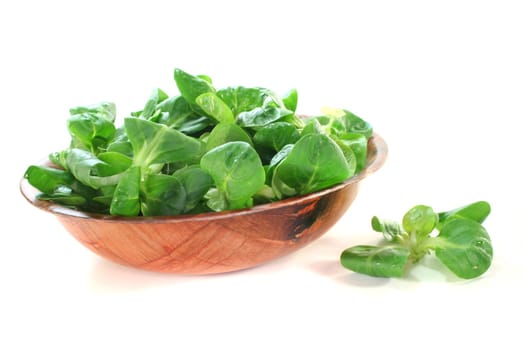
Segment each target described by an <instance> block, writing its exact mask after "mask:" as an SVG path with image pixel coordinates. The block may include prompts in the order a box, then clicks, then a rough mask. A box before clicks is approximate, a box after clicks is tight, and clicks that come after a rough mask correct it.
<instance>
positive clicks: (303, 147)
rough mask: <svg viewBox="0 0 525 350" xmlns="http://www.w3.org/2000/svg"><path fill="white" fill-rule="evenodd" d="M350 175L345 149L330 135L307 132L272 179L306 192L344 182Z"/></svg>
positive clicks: (275, 171) (298, 191)
mask: <svg viewBox="0 0 525 350" xmlns="http://www.w3.org/2000/svg"><path fill="white" fill-rule="evenodd" d="M351 175H353V173H352V172H351V169H350V168H349V166H348V163H347V161H346V159H345V156H344V154H343V152H342V151H341V149H340V148H339V146H337V144H336V143H335V142H334V141H333V140H332V139H331V138H330V137H328V136H326V135H323V134H308V135H306V136H303V137H302V138H301V139H299V141H297V143H296V144H295V145H294V146H293V148H292V149H291V151H290V153H289V154H288V156H287V157H286V158H285V159H284V160H282V161H281V162H280V164H279V165H278V166H277V167H276V168H275V170H274V176H273V179H274V182H275V181H280V182H283V183H284V184H286V185H287V186H288V187H290V188H293V189H295V190H296V191H297V193H299V194H306V193H311V192H315V191H318V190H321V189H324V188H328V187H330V186H333V185H335V184H338V183H341V182H343V181H344V180H346V179H348V178H349V177H350V176H351ZM276 178H277V180H276Z"/></svg>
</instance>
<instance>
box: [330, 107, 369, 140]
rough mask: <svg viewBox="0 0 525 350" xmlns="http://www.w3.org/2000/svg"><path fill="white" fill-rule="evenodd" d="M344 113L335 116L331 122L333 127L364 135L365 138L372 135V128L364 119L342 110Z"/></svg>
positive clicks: (343, 131) (340, 130)
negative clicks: (337, 116)
mask: <svg viewBox="0 0 525 350" xmlns="http://www.w3.org/2000/svg"><path fill="white" fill-rule="evenodd" d="M342 111H343V112H344V114H343V115H342V116H340V117H339V118H337V119H336V120H335V121H334V123H333V128H334V129H336V130H338V131H339V132H342V133H345V132H350V133H357V134H362V135H364V136H365V137H366V138H367V139H369V138H370V137H372V134H373V128H372V126H371V125H370V124H369V123H368V122H366V121H365V120H363V119H361V118H359V117H358V116H357V115H355V114H353V113H352V112H350V111H347V110H342Z"/></svg>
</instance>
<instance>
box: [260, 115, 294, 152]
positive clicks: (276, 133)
mask: <svg viewBox="0 0 525 350" xmlns="http://www.w3.org/2000/svg"><path fill="white" fill-rule="evenodd" d="M299 137H300V135H299V131H298V130H297V128H296V127H295V126H293V125H292V124H290V123H285V122H275V123H271V124H268V125H266V126H263V127H262V128H260V129H259V130H257V132H256V133H255V135H254V136H253V141H254V142H255V144H256V145H258V146H262V147H267V148H270V149H273V150H274V151H276V152H278V151H279V150H281V148H283V147H284V146H285V145H289V144H294V143H296V142H297V140H299Z"/></svg>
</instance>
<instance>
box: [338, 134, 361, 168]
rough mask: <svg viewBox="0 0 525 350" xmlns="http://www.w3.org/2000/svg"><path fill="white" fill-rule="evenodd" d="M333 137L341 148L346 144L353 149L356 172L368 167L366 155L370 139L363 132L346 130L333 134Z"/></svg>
mask: <svg viewBox="0 0 525 350" xmlns="http://www.w3.org/2000/svg"><path fill="white" fill-rule="evenodd" d="M332 138H334V140H336V142H337V144H338V145H339V146H340V147H341V149H343V147H342V146H345V147H348V148H350V149H351V150H352V153H353V156H354V158H355V163H356V167H355V172H356V173H359V172H361V171H362V170H363V169H364V168H365V167H366V156H367V149H368V140H367V139H366V137H365V136H364V135H362V134H356V133H350V132H346V133H342V134H340V135H338V136H332ZM347 160H348V157H347Z"/></svg>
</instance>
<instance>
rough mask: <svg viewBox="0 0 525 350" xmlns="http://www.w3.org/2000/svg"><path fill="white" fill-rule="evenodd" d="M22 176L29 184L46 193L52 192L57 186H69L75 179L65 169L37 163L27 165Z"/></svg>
mask: <svg viewBox="0 0 525 350" xmlns="http://www.w3.org/2000/svg"><path fill="white" fill-rule="evenodd" d="M24 178H26V179H27V180H28V182H29V183H30V184H31V186H33V187H35V188H36V189H38V190H39V191H42V192H43V193H46V194H52V193H53V192H55V190H56V189H57V188H58V187H59V186H70V185H71V184H72V183H73V182H74V181H75V178H74V177H73V176H72V175H71V173H69V172H67V171H64V170H60V169H55V168H49V167H45V166H37V165H31V166H29V167H28V168H27V170H26V172H25V174H24Z"/></svg>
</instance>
